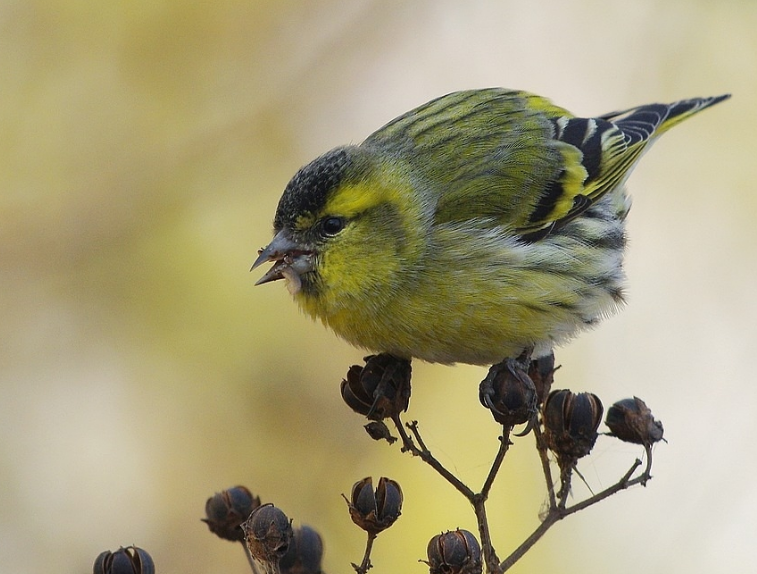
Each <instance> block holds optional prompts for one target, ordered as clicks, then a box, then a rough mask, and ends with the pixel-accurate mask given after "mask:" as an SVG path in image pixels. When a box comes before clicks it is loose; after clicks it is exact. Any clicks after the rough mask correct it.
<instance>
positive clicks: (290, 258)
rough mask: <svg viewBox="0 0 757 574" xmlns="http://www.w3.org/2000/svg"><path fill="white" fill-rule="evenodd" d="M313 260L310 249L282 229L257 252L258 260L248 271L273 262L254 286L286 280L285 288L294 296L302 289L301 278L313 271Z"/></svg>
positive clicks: (286, 230)
mask: <svg viewBox="0 0 757 574" xmlns="http://www.w3.org/2000/svg"><path fill="white" fill-rule="evenodd" d="M313 258H314V253H313V251H312V250H311V249H309V248H307V247H305V246H303V245H301V244H299V243H297V242H296V241H294V240H293V239H292V235H291V232H290V231H289V230H288V229H282V230H281V231H279V232H278V233H277V234H276V236H275V237H274V238H273V241H271V242H270V243H269V244H268V245H267V246H266V247H264V248H263V249H261V250H260V251H259V252H258V258H257V259H256V260H255V263H253V264H252V267H251V268H250V271H252V270H253V269H255V268H256V267H259V266H260V265H262V264H263V263H265V262H266V261H273V262H274V265H273V267H271V268H270V269H269V270H268V272H267V273H266V274H265V275H263V276H262V277H261V278H260V279H258V281H257V283H255V285H262V284H263V283H268V282H270V281H277V280H279V279H286V280H287V287H288V289H289V291H290V293H292V295H294V294H295V293H297V292H298V291H299V290H300V288H301V287H302V278H301V276H302V275H303V274H304V273H307V272H308V271H312V270H313V266H314V262H313Z"/></svg>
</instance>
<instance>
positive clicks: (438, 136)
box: [361, 89, 728, 241]
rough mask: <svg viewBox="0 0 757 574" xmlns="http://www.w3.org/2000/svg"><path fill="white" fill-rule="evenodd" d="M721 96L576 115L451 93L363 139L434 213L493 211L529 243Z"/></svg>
mask: <svg viewBox="0 0 757 574" xmlns="http://www.w3.org/2000/svg"><path fill="white" fill-rule="evenodd" d="M727 97H728V96H727V95H725V96H718V97H712V98H695V99H691V100H684V101H680V102H676V103H673V104H650V105H645V106H639V107H636V108H632V109H630V110H626V111H623V112H614V113H611V114H606V115H604V116H599V117H597V118H576V117H574V116H573V115H572V114H570V113H569V112H568V111H566V110H564V109H562V108H559V107H557V106H554V105H553V104H552V103H551V102H549V100H546V99H544V98H541V97H539V96H535V95H532V94H529V93H526V92H518V91H509V90H504V89H487V90H471V91H464V92H455V93H452V94H449V95H446V96H442V97H441V98H437V99H435V100H432V101H431V102H428V103H427V104H424V105H423V106H421V107H419V108H416V109H414V110H411V111H410V112H408V113H406V114H404V115H402V116H400V117H399V118H397V119H395V120H393V121H392V122H390V123H389V124H387V125H386V126H384V127H383V128H381V129H379V130H378V131H376V132H375V133H374V134H372V135H371V136H369V137H368V139H366V141H365V142H364V143H363V144H362V146H361V147H364V148H367V149H369V150H370V149H374V150H376V151H377V152H379V153H380V154H384V156H385V157H388V158H389V161H391V162H392V163H393V164H398V165H404V166H405V169H406V171H407V173H408V176H409V177H411V178H413V179H415V181H414V186H415V187H417V188H418V190H419V193H424V192H425V193H426V194H427V196H428V197H429V198H432V199H433V201H435V202H436V213H435V221H436V222H437V223H444V222H448V221H462V220H469V219H472V218H479V219H482V220H484V219H494V220H496V221H497V222H498V223H499V224H500V225H504V226H506V227H509V228H511V229H512V230H513V231H514V232H515V233H518V234H519V235H521V236H522V237H523V238H524V239H526V240H529V241H535V240H538V239H540V238H542V237H544V236H546V235H548V234H549V233H550V232H551V231H552V230H554V229H556V228H558V227H559V226H561V225H563V224H564V223H566V222H567V221H570V220H571V219H573V218H574V217H576V216H578V215H580V214H581V213H583V212H584V211H585V210H586V209H588V208H589V207H590V206H591V205H592V203H594V202H595V201H597V200H599V199H600V198H601V197H602V196H604V195H605V194H606V193H607V192H609V191H610V190H612V189H615V188H616V187H618V186H620V185H622V184H623V182H624V181H625V179H626V178H627V177H628V175H629V174H630V171H631V169H632V168H633V166H634V165H635V163H636V162H637V161H638V159H639V158H640V157H641V154H642V153H643V151H644V150H645V149H646V148H647V146H648V145H649V144H650V143H651V142H652V141H654V139H655V138H656V137H657V136H659V135H661V134H662V133H664V132H665V131H667V130H668V129H670V128H671V127H673V126H674V125H676V124H678V123H680V122H681V121H683V120H685V119H686V118H688V117H690V116H692V115H694V114H695V113H697V112H699V111H701V110H703V109H705V108H707V107H709V106H712V105H714V104H716V103H718V102H720V101H722V100H724V99H726V98H727Z"/></svg>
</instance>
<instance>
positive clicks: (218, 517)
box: [202, 486, 260, 542]
mask: <svg viewBox="0 0 757 574" xmlns="http://www.w3.org/2000/svg"><path fill="white" fill-rule="evenodd" d="M258 506H260V498H259V497H257V496H253V495H252V493H251V492H250V491H249V489H247V488H246V487H244V486H234V487H232V488H227V489H226V490H223V491H221V492H217V493H216V494H215V495H213V496H211V497H210V498H208V500H207V502H206V503H205V515H206V517H207V518H203V519H202V521H203V522H204V523H205V524H207V525H208V528H209V529H210V531H211V532H212V533H213V534H215V535H216V536H218V537H220V538H223V539H225V540H231V541H233V542H242V541H243V540H244V532H243V531H242V523H243V522H244V521H245V520H247V518H248V517H249V516H250V513H251V512H252V511H253V510H255V509H256V508H257V507H258Z"/></svg>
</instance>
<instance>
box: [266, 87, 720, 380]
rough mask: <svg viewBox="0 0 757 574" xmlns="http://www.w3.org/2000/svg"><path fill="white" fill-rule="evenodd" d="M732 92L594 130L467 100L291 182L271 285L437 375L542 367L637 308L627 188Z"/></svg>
mask: <svg viewBox="0 0 757 574" xmlns="http://www.w3.org/2000/svg"><path fill="white" fill-rule="evenodd" d="M728 97H729V95H722V96H716V97H711V98H694V99H690V100H683V101H680V102H675V103H672V104H650V105H646V106H639V107H637V108H632V109H629V110H626V111H622V112H613V113H609V114H605V115H602V116H598V117H595V118H578V117H575V116H573V115H572V114H570V113H569V112H568V111H566V110H564V109H562V108H559V107H557V106H555V105H553V104H552V103H551V102H550V101H549V100H547V99H545V98H542V97H539V96H536V95H533V94H529V93H526V92H521V91H511V90H506V89H498V88H493V89H483V90H470V91H462V92H455V93H452V94H448V95H446V96H442V97H440V98H437V99H435V100H432V101H430V102H428V103H427V104H424V105H422V106H420V107H418V108H416V109H414V110H411V111H409V112H407V113H406V114H404V115H402V116H400V117H398V118H397V119H395V120H393V121H391V122H389V123H388V124H387V125H385V126H384V127H382V128H381V129H379V130H378V131H376V132H375V133H373V134H372V135H370V136H369V137H368V139H366V140H365V141H364V142H363V143H362V144H360V145H349V146H343V147H338V148H336V149H333V150H331V151H330V152H328V153H326V154H324V155H322V156H321V157H319V158H317V159H315V160H314V161H312V162H311V163H309V164H308V165H306V166H305V167H303V168H302V169H300V170H299V171H298V172H297V174H296V175H295V176H294V177H293V178H292V180H291V181H290V182H289V184H288V185H287V187H286V189H285V190H284V194H283V196H282V197H281V200H280V201H279V205H278V208H277V210H276V216H275V219H274V233H275V236H274V238H273V241H271V243H270V244H269V245H268V246H267V247H265V248H264V249H262V250H260V252H259V255H258V258H257V260H256V261H255V263H254V264H253V269H254V268H256V267H258V266H259V265H261V264H262V263H264V262H266V261H272V262H274V265H273V267H272V268H271V269H270V270H269V271H268V272H267V273H266V274H265V275H264V276H263V277H262V278H261V279H260V281H258V283H257V284H261V283H267V282H269V281H275V280H277V279H282V278H283V279H286V280H287V283H288V287H289V290H290V292H291V293H292V295H293V296H294V299H295V300H296V301H297V303H298V304H299V306H300V307H301V308H302V309H303V310H305V312H306V313H308V314H309V315H311V316H312V317H317V318H319V319H321V320H322V321H323V322H324V323H325V324H326V325H328V326H329V327H330V328H331V329H333V330H334V331H335V332H336V333H337V334H338V335H339V336H341V337H343V338H344V339H345V340H347V341H348V342H350V343H351V344H353V345H355V346H357V347H361V348H364V349H367V350H369V351H373V352H383V353H390V354H392V355H395V356H397V357H401V358H406V359H411V358H414V357H415V358H418V359H422V360H424V361H429V362H438V363H456V362H461V363H470V364H479V365H491V364H494V363H499V362H500V361H502V360H503V359H505V358H514V357H517V356H518V355H520V354H521V352H523V351H524V350H526V349H533V357H534V358H536V357H539V356H542V355H545V354H548V353H549V352H550V351H551V349H552V347H553V346H554V345H556V344H559V343H561V342H564V341H566V340H567V339H569V338H571V337H572V336H574V335H575V334H576V333H578V332H579V331H581V330H583V329H586V328H587V327H591V326H593V325H595V324H596V323H597V322H598V321H599V320H600V319H602V318H603V317H605V316H607V315H609V314H611V313H613V312H614V311H615V310H616V309H617V308H618V306H619V305H620V304H621V303H622V302H623V280H624V275H623V268H622V260H623V250H624V245H625V218H626V215H627V214H628V210H629V207H630V201H629V199H628V197H627V196H626V193H625V182H626V179H627V178H628V176H629V174H630V173H631V170H632V169H633V167H634V166H635V165H636V163H637V162H638V160H639V158H640V157H641V155H642V153H643V152H644V151H646V149H647V148H648V147H649V145H650V144H651V143H652V142H653V141H654V140H655V139H657V137H658V136H659V135H661V134H663V133H664V132H665V131H667V130H668V129H670V128H671V127H673V126H674V125H676V124H678V123H679V122H681V121H683V120H685V119H686V118H688V117H690V116H692V115H694V114H695V113H697V112H699V111H701V110H703V109H705V108H707V107H710V106H712V105H714V104H717V103H718V102H721V101H723V100H725V99H727V98H728Z"/></svg>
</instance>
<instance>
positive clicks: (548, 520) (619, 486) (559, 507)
mask: <svg viewBox="0 0 757 574" xmlns="http://www.w3.org/2000/svg"><path fill="white" fill-rule="evenodd" d="M649 451H650V449H647V457H648V458H647V466H646V469H645V470H644V472H643V473H642V474H641V475H639V476H637V477H636V478H633V479H632V478H631V476H633V473H634V472H636V469H638V468H639V466H641V461H640V460H639V459H636V460H635V461H634V464H633V465H632V466H631V468H630V469H628V471H627V472H626V473H625V474H624V475H623V476H622V477H621V478H620V480H619V481H618V482H617V483H615V484H613V485H612V486H610V487H608V488H606V489H605V490H603V491H601V492H598V493H597V494H595V495H594V496H591V497H589V498H587V499H586V500H582V501H581V502H578V503H576V504H574V505H573V506H570V507H568V508H566V507H565V506H564V498H563V497H566V496H567V492H566V493H564V494H563V493H561V494H563V497H561V499H560V502H558V503H557V504H556V505H554V504H553V505H550V508H549V512H548V513H547V516H546V517H545V518H544V520H543V521H542V523H541V524H539V526H537V527H536V529H535V530H534V531H533V532H532V533H531V535H530V536H529V537H528V538H526V539H525V540H524V541H523V543H522V544H521V545H520V546H518V548H516V549H515V550H514V551H513V552H512V554H510V556H508V557H507V558H505V560H503V561H502V563H501V564H500V565H499V568H500V571H501V572H506V571H507V570H508V569H509V568H510V567H511V566H513V565H514V564H515V563H516V562H517V561H518V560H520V559H521V558H522V557H523V555H524V554H525V553H526V552H528V551H529V550H530V549H531V547H532V546H533V545H534V544H536V543H537V542H538V541H539V540H540V539H541V537H542V536H544V535H545V534H546V533H547V531H548V530H549V529H550V528H551V527H552V526H554V524H555V523H556V522H558V521H560V520H562V519H563V518H565V517H566V516H570V515H571V514H575V513H576V512H578V511H580V510H583V509H585V508H588V507H589V506H592V505H594V504H596V503H598V502H600V501H602V500H604V499H605V498H607V497H609V496H612V495H613V494H615V493H617V492H620V491H621V490H625V489H627V488H630V487H632V486H635V485H637V484H646V482H647V481H648V480H649V479H650V478H652V476H651V474H650V471H651V469H652V462H651V453H650V452H649Z"/></svg>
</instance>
